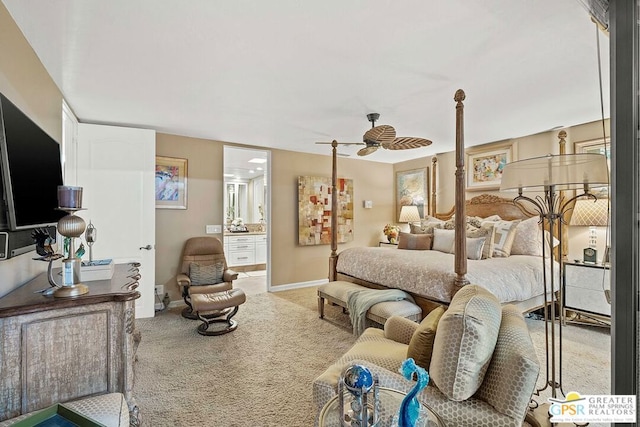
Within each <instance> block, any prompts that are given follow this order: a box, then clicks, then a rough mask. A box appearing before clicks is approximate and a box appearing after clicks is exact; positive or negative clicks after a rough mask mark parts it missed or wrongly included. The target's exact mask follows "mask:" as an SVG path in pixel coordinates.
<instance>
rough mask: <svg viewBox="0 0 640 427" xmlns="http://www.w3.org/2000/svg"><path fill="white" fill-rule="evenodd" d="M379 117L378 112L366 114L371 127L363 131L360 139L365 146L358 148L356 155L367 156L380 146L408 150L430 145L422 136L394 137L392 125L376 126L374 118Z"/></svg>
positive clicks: (388, 148)
mask: <svg viewBox="0 0 640 427" xmlns="http://www.w3.org/2000/svg"><path fill="white" fill-rule="evenodd" d="M379 118H380V114H378V113H369V114H367V119H368V120H369V121H370V122H371V129H369V130H368V131H367V132H365V134H364V136H363V138H362V140H363V141H364V143H365V145H366V147H364V148H361V149H360V150H358V156H367V155H369V154H371V153H373V152H375V151H376V150H377V149H378V148H380V147H382V148H385V149H387V150H408V149H411V148H418V147H426V146H428V145H431V141H429V140H428V139H424V138H415V137H400V138H396V130H395V129H394V128H393V126H389V125H379V126H376V120H378V119H379Z"/></svg>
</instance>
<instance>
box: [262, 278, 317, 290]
mask: <svg viewBox="0 0 640 427" xmlns="http://www.w3.org/2000/svg"><path fill="white" fill-rule="evenodd" d="M325 283H329V279H321V280H311V281H309V282H298V283H290V284H288V285H278V286H271V289H269V292H280V291H288V290H291V289H300V288H308V287H311V286H320V285H324V284H325Z"/></svg>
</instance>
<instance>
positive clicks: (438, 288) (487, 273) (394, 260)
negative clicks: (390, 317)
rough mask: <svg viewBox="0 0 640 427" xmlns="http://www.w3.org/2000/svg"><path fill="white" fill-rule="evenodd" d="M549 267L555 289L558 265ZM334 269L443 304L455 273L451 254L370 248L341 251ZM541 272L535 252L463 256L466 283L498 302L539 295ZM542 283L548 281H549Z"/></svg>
mask: <svg viewBox="0 0 640 427" xmlns="http://www.w3.org/2000/svg"><path fill="white" fill-rule="evenodd" d="M546 270H547V277H548V278H550V277H551V263H550V262H549V260H548V259H547V268H546ZM553 270H554V275H555V277H556V280H555V289H558V288H559V284H560V279H559V277H560V267H559V264H558V263H557V262H555V261H554V262H553ZM337 272H338V273H343V274H346V275H349V276H352V277H356V278H359V279H363V280H366V281H368V282H373V283H377V284H380V285H383V286H386V287H389V288H397V289H402V290H404V291H407V292H412V293H414V294H416V295H420V296H424V297H426V298H429V299H431V300H436V301H441V302H445V303H448V302H450V301H451V296H452V295H453V291H454V285H453V283H454V279H455V277H456V274H455V272H454V256H453V254H447V253H444V252H439V251H432V250H431V251H417V250H404V249H386V248H372V247H358V248H349V249H345V250H343V251H342V252H340V253H339V255H338V264H337ZM542 277H543V266H542V257H539V256H530V255H512V256H510V257H506V258H491V259H484V260H477V261H476V260H467V279H468V280H469V282H471V283H472V284H476V285H480V286H482V287H484V288H486V289H488V290H489V291H491V292H492V293H493V294H494V295H495V296H496V297H498V299H499V300H500V302H501V303H509V302H518V301H525V300H527V299H529V298H532V297H534V296H537V295H542V294H543V293H544V290H543V289H544V287H543V280H542ZM547 283H548V284H549V283H551V282H550V280H548V281H547ZM547 286H550V285H547Z"/></svg>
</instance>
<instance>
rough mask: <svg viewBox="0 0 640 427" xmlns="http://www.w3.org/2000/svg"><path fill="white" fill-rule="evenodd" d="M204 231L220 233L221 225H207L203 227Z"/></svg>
mask: <svg viewBox="0 0 640 427" xmlns="http://www.w3.org/2000/svg"><path fill="white" fill-rule="evenodd" d="M205 232H206V233H207V234H220V233H222V226H221V225H207V226H206V227H205Z"/></svg>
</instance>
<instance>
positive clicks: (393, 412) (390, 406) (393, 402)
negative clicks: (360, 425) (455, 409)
mask: <svg viewBox="0 0 640 427" xmlns="http://www.w3.org/2000/svg"><path fill="white" fill-rule="evenodd" d="M405 396H406V394H405V393H403V392H401V391H398V390H393V389H390V388H385V387H380V388H379V389H378V397H379V399H380V422H379V423H378V424H377V425H376V427H394V426H397V425H398V410H399V409H400V404H401V403H402V399H404V397H405ZM338 405H339V403H338V396H334V397H333V398H332V399H331V400H330V401H328V402H327V404H326V405H324V407H323V408H322V410H321V411H320V415H319V418H318V425H319V426H320V427H342V424H341V423H340V408H338ZM418 426H419V427H446V424H445V423H444V421H442V419H441V418H440V416H438V414H436V412H435V411H434V410H433V409H431V408H429V407H428V406H426V405H424V404H421V405H420V418H419V419H418Z"/></svg>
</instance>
